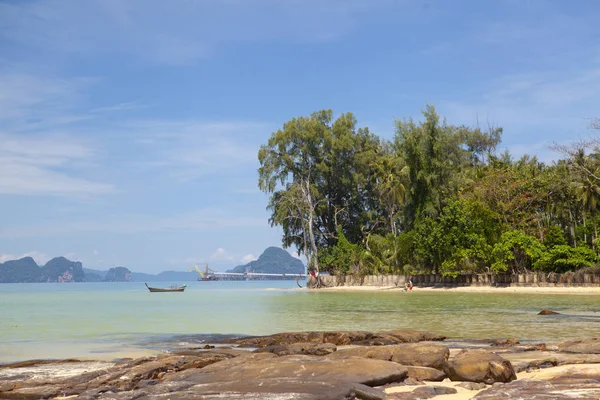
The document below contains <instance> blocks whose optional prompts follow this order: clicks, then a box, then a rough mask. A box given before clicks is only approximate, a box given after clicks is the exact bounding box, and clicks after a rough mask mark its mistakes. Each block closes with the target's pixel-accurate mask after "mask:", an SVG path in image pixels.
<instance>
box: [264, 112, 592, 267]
mask: <svg viewBox="0 0 600 400" xmlns="http://www.w3.org/2000/svg"><path fill="white" fill-rule="evenodd" d="M422 114H423V118H422V119H421V120H419V121H414V120H412V119H403V120H398V121H396V126H395V128H396V130H395V136H394V140H393V142H388V141H386V140H384V139H381V138H379V137H377V136H376V135H374V134H372V133H371V132H370V131H369V129H368V128H366V127H365V128H358V127H357V125H358V122H357V120H356V118H355V116H354V115H353V114H351V113H345V114H341V115H340V116H339V117H338V118H337V119H336V118H334V114H333V112H332V111H331V110H321V111H317V112H315V113H313V114H311V115H309V116H303V117H297V118H293V119H291V120H290V121H288V122H286V123H284V124H283V127H282V128H281V129H279V130H278V131H276V132H273V133H272V134H271V137H270V138H269V141H268V143H267V144H266V145H263V146H261V148H260V151H259V153H258V159H259V162H260V168H259V171H258V172H259V188H260V189H261V190H262V191H264V192H265V193H267V194H268V195H269V202H268V207H267V209H268V210H269V211H270V213H271V217H270V223H271V224H272V225H275V226H280V227H281V228H282V230H283V237H282V242H283V245H284V247H289V246H295V247H296V248H297V249H298V250H299V251H300V252H302V253H303V254H304V255H305V256H306V259H307V261H308V263H309V268H310V269H318V267H319V266H318V264H319V263H322V264H323V266H324V268H326V269H328V270H330V271H332V272H335V273H338V274H347V273H352V274H358V275H361V274H367V273H402V272H404V273H411V274H414V273H431V272H435V273H442V274H444V275H448V276H455V275H457V274H461V273H471V272H473V273H474V272H488V271H491V272H511V273H520V272H526V271H529V270H531V269H532V268H537V269H540V270H544V271H555V272H558V271H564V270H570V269H573V268H575V267H577V266H587V265H590V263H592V264H593V263H595V262H596V259H595V258H592V257H591V255H590V254H591V253H590V251H592V252H594V251H597V250H598V247H600V239H599V238H598V224H600V212H598V211H600V148H598V144H600V141H596V142H591V143H585V142H583V143H578V144H574V145H573V146H571V147H568V146H567V147H564V148H559V151H562V152H563V154H564V155H565V159H564V160H559V161H557V162H556V163H553V164H551V165H546V164H544V163H542V162H540V161H539V160H538V159H537V158H536V157H535V156H530V155H524V156H522V157H521V158H520V159H517V160H515V159H513V157H512V155H511V154H510V153H509V152H508V151H504V152H503V153H502V154H496V148H497V147H498V145H499V144H500V139H501V135H502V128H496V127H488V129H487V130H481V129H480V128H479V127H475V128H470V127H465V126H454V125H451V124H448V123H447V122H446V121H445V120H444V119H443V118H441V117H440V116H439V115H438V114H437V112H436V111H435V108H434V107H433V106H427V107H426V108H425V110H423V113H422ZM590 150H591V151H590ZM541 242H543V244H542V243H541ZM586 246H593V250H589V249H586ZM582 247H583V249H580V248H582ZM547 249H549V250H547Z"/></svg>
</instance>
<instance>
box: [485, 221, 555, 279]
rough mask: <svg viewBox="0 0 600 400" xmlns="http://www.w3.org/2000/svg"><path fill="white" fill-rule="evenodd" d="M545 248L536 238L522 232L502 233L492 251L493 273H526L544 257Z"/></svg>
mask: <svg viewBox="0 0 600 400" xmlns="http://www.w3.org/2000/svg"><path fill="white" fill-rule="evenodd" d="M544 252H545V248H544V245H543V244H541V243H540V242H539V241H538V240H537V239H536V238H534V237H533V236H529V235H526V234H525V233H523V232H522V231H519V230H512V231H508V232H504V233H503V234H502V237H501V238H500V241H499V242H498V243H496V245H495V246H494V250H493V257H494V258H495V260H496V261H495V262H494V264H492V271H493V272H496V273H498V272H506V271H508V272H510V273H512V274H522V273H527V272H528V271H529V270H531V269H532V268H533V265H534V264H535V263H536V262H537V261H538V260H539V259H540V258H541V257H542V256H543V255H544Z"/></svg>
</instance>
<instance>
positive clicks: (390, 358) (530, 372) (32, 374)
mask: <svg viewBox="0 0 600 400" xmlns="http://www.w3.org/2000/svg"><path fill="white" fill-rule="evenodd" d="M0 398H2V399H59V398H62V399H64V398H78V399H89V400H92V399H115V400H117V399H119V400H129V399H171V400H176V399H267V400H287V399H290V400H291V399H303V400H304V399H306V400H316V399H321V400H327V399H331V400H336V399H365V400H367V399H368V400H376V399H430V398H439V399H440V400H442V399H470V398H476V399H517V398H518V399H558V398H560V399H571V398H572V399H598V398H600V340H598V339H584V340H579V341H571V342H562V343H535V344H531V343H528V344H521V343H519V341H518V340H515V339H504V340H491V339H489V340H487V339H484V340H477V341H470V342H460V341H459V342H457V341H448V340H446V338H444V337H443V336H440V335H436V334H434V333H429V332H421V331H415V330H410V329H397V330H390V331H383V332H366V331H333V332H290V333H280V334H275V335H269V336H260V337H247V338H239V339H228V340H226V341H224V342H222V343H215V344H214V345H206V346H202V347H194V348H188V349H181V350H178V351H175V352H172V353H167V354H163V355H159V356H156V357H143V358H137V359H125V360H118V361H114V362H101V361H81V360H56V361H48V360H37V361H36V360H34V361H27V362H21V363H14V364H7V365H0Z"/></svg>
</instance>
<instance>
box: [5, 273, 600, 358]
mask: <svg viewBox="0 0 600 400" xmlns="http://www.w3.org/2000/svg"><path fill="white" fill-rule="evenodd" d="M171 283H172V282H165V283H154V284H153V286H168V285H169V284H171ZM543 308H549V309H552V310H555V311H558V312H560V313H561V315H557V316H538V315H537V313H538V312H539V311H540V310H541V309H543ZM597 311H600V306H599V305H598V296H597V295H565V294H560V295H557V294H515V293H498V294H495V293H460V292H450V291H444V292H435V291H426V292H425V291H424V292H419V291H418V289H417V290H415V291H414V292H413V293H405V292H403V291H395V290H393V291H381V292H333V291H307V290H299V289H297V286H296V283H295V282H294V281H246V282H244V281H237V282H191V283H189V284H188V287H187V289H186V291H185V292H183V293H150V292H148V290H147V289H146V288H145V286H144V284H143V283H138V282H136V283H133V282H128V283H75V284H50V283H47V284H2V285H0V362H9V361H18V360H26V359H32V358H65V357H88V358H94V357H99V356H100V355H102V356H103V357H104V358H106V357H107V356H108V357H112V356H114V357H117V356H121V355H124V354H127V355H135V354H136V352H141V351H144V350H147V349H159V350H165V349H168V348H173V347H180V346H183V347H185V346H190V345H193V344H197V343H206V342H211V341H214V340H215V336H214V335H258V334H269V333H275V332H283V331H303V330H304V331H305V330H334V329H353V330H380V329H392V328H414V329H421V330H427V331H431V332H435V333H439V334H444V335H446V336H448V337H449V338H454V339H476V338H519V339H526V340H540V341H553V340H565V339H574V338H580V337H586V336H589V337H592V336H597V335H598V332H599V328H600V324H599V323H600V312H597Z"/></svg>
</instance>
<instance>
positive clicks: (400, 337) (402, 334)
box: [373, 329, 446, 343]
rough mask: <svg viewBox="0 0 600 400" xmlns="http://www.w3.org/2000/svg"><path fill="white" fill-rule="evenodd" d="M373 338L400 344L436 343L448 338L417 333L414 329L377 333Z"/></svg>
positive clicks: (428, 333) (422, 332)
mask: <svg viewBox="0 0 600 400" xmlns="http://www.w3.org/2000/svg"><path fill="white" fill-rule="evenodd" d="M373 337H376V338H377V337H383V338H394V339H395V340H396V341H397V342H398V343H416V342H436V341H441V340H445V339H446V337H445V336H442V335H438V334H435V333H431V332H424V331H417V330H414V329H394V330H391V331H382V332H377V333H375V334H374V335H373Z"/></svg>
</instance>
